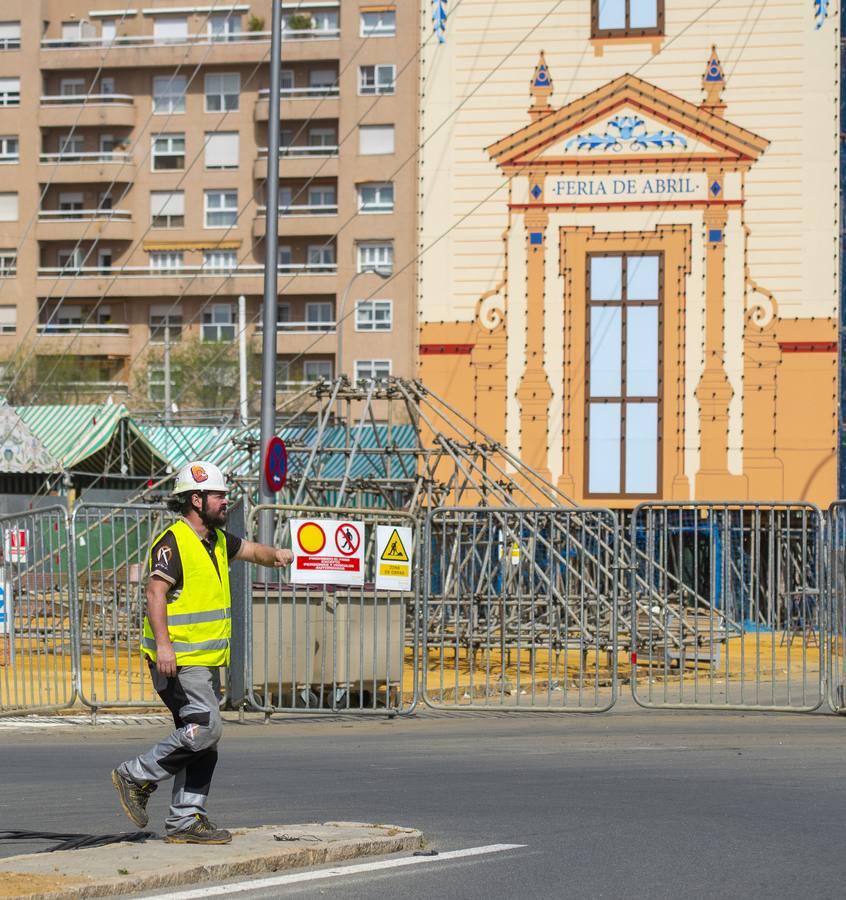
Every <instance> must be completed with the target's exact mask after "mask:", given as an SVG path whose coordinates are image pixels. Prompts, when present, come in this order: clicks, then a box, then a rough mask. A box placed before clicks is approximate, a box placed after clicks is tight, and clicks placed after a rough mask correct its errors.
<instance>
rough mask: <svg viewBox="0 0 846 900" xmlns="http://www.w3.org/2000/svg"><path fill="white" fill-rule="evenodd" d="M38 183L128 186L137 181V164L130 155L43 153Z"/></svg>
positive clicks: (39, 161)
mask: <svg viewBox="0 0 846 900" xmlns="http://www.w3.org/2000/svg"><path fill="white" fill-rule="evenodd" d="M38 180H39V181H41V182H49V181H53V182H57V183H60V184H86V183H95V182H98V181H108V182H109V183H110V184H111V182H112V181H115V182H117V183H129V182H132V181H134V180H135V162H134V160H133V158H132V155H131V154H129V153H69V152H65V153H42V154H41V156H40V157H39V158H38Z"/></svg>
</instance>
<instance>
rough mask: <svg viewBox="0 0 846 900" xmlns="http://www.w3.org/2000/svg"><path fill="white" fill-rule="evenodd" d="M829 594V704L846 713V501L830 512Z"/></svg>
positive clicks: (827, 572) (834, 505)
mask: <svg viewBox="0 0 846 900" xmlns="http://www.w3.org/2000/svg"><path fill="white" fill-rule="evenodd" d="M826 536H827V547H826V550H827V553H826V594H827V602H826V604H825V608H826V613H827V617H828V619H827V628H826V631H827V633H828V654H827V659H828V703H829V705H830V706H831V708H832V709H833V710H834V712H836V713H839V714H841V715H843V714H846V502H844V501H838V502H835V503H832V504H831V506H830V507H829V508H828V511H827V513H826Z"/></svg>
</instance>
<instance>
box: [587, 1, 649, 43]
mask: <svg viewBox="0 0 846 900" xmlns="http://www.w3.org/2000/svg"><path fill="white" fill-rule="evenodd" d="M590 21H591V37H638V36H640V35H648V34H663V33H664V0H591V19H590Z"/></svg>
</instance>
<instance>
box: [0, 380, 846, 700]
mask: <svg viewBox="0 0 846 900" xmlns="http://www.w3.org/2000/svg"><path fill="white" fill-rule="evenodd" d="M278 415H279V434H280V435H281V436H282V438H283V439H284V441H285V444H286V446H287V453H288V471H287V481H286V484H285V486H284V488H283V489H282V490H281V491H280V492H279V495H278V503H277V504H274V505H273V506H270V507H264V506H260V505H258V504H257V502H256V489H257V475H256V462H255V460H256V444H257V437H256V429H255V427H254V426H253V427H244V428H240V429H239V428H237V427H236V428H233V429H232V431H231V432H230V433H227V434H226V435H225V436H224V437H223V438H222V439H219V440H218V441H217V442H216V443H215V442H213V441H212V442H210V441H209V436H208V434H206V433H203V430H202V429H196V428H195V429H193V430H190V429H182V431H183V433H180V429H179V428H178V427H173V426H171V427H170V428H169V429H168V430H167V440H168V441H170V443H171V445H172V446H173V447H178V448H179V450H180V453H181V454H182V455H183V457H184V459H188V458H197V457H201V458H204V459H208V460H210V461H213V462H215V463H216V464H217V465H219V466H220V467H221V468H222V469H223V470H224V471H225V472H226V474H227V476H228V477H229V478H231V482H232V484H233V485H234V491H233V494H234V496H233V497H232V502H233V509H232V512H231V514H230V524H229V526H228V527H229V528H232V529H234V530H235V531H236V533H242V534H245V535H247V536H251V535H254V534H255V533H256V531H257V528H258V522H259V519H260V517H261V516H262V515H269V516H270V517H272V528H273V544H274V546H290V545H291V540H292V538H291V534H290V525H289V523H290V521H291V520H292V519H302V518H308V517H313V518H320V519H325V518H346V519H350V520H355V521H358V522H361V523H363V525H364V544H365V546H364V551H363V553H364V561H365V575H364V584H363V586H361V587H343V586H339V585H320V584H316V585H307V584H306V585H303V584H292V583H291V581H290V575H289V573H288V572H287V571H285V570H278V571H276V572H272V573H270V575H266V574H264V572H265V570H260V569H257V568H253V569H252V570H249V569H247V571H246V572H245V571H244V569H241V568H238V569H237V571H238V572H242V573H244V574H242V575H238V574H236V569H233V576H232V578H233V580H232V589H233V600H232V602H233V660H232V665H231V668H230V669H229V671H228V676H227V683H226V697H225V703H226V705H227V706H228V707H229V708H233V709H244V710H253V711H261V712H265V713H266V714H270V713H271V712H276V711H280V710H289V711H291V712H302V713H305V714H311V713H313V714H322V713H333V714H337V713H349V714H371V715H372V714H375V715H391V716H392V715H406V714H409V713H412V712H413V711H414V709H415V708H416V707H417V706H418V705H419V704H424V703H425V704H427V705H430V706H432V707H435V708H442V709H452V710H465V709H491V708H493V709H501V710H508V711H513V712H519V711H532V710H544V711H561V712H567V711H582V712H585V711H589V712H602V711H604V710H608V709H610V708H611V707H612V706H613V705H614V703H615V701H616V699H617V697H618V695H619V693H620V692H621V691H622V690H626V691H631V692H632V693H633V695H634V698H635V699H636V700H637V702H638V703H641V704H642V705H644V706H648V707H679V708H682V707H693V708H697V707H704V708H724V709H731V708H749V709H772V710H795V711H803V710H808V711H810V710H814V709H817V708H819V707H820V706H821V705H823V704H824V703H829V704H830V705H831V707H832V708H833V709H835V710H838V711H839V709H840V706H841V704H842V703H843V701H844V698H843V690H842V685H843V677H844V670H843V648H844V643H843V635H844V634H846V619H845V618H844V606H843V603H842V599H838V598H842V596H843V593H844V592H843V591H842V589H840V590H838V587H841V588H842V580H843V576H844V573H846V569H844V564H843V550H844V522H843V516H842V510H841V508H840V507H839V506H837V505H836V504H835V505H834V506H833V507H832V508H831V509H830V510H828V511H826V512H825V514H823V513H822V512H821V511H820V510H819V509H817V508H816V507H814V506H813V505H812V504H803V503H796V504H790V503H771V504H765V503H760V504H750V503H711V502H703V503H695V502H690V503H672V502H670V503H668V502H644V503H643V504H641V505H639V506H637V507H635V508H634V510H613V509H608V508H606V509H603V508H600V507H596V508H589V507H583V506H579V505H577V504H575V503H574V502H573V501H572V500H571V499H570V498H569V497H567V496H566V495H564V494H562V493H561V491H559V490H558V489H557V488H556V487H554V486H553V485H551V484H550V483H549V482H547V481H545V480H544V479H543V478H542V477H541V476H539V475H538V474H537V473H536V472H534V471H533V470H532V469H531V468H529V467H528V466H527V465H525V464H524V463H523V462H521V460H520V459H519V458H517V457H516V456H515V455H513V454H512V453H510V452H509V451H508V450H507V449H506V448H505V447H503V446H502V445H501V444H499V443H498V442H497V441H496V440H494V439H493V438H492V437H491V436H490V435H488V434H486V433H484V432H483V431H481V430H480V429H479V428H478V427H477V426H476V425H474V423H473V422H471V421H469V420H468V419H466V418H465V417H463V416H462V415H461V414H460V413H459V412H457V411H456V410H455V409H454V408H453V407H452V406H450V404H449V403H448V402H446V401H445V400H444V399H443V398H441V397H438V396H436V395H435V394H433V393H431V392H430V391H428V390H427V389H426V387H425V386H424V385H423V384H422V383H421V382H419V381H413V380H406V379H399V378H391V379H387V380H385V381H380V382H370V383H367V384H351V383H350V382H349V380H348V379H346V378H343V377H342V378H339V379H337V380H334V381H332V382H320V383H317V384H315V385H314V386H313V387H311V388H310V389H308V390H306V391H303V392H302V393H300V394H299V395H297V396H296V397H294V398H292V399H291V401H290V403H288V404H287V405H285V406H283V407H282V408H281V409H280V410H279V412H278ZM140 434H141V432H139V438H138V439H139V440H140ZM158 440H159V444H160V445H161V444H162V443H163V438H162V437H161V436H160V437H159V439H158ZM199 440H203V441H205V443H204V444H202V445H200V444H198V443H197V442H198V441H199ZM192 441H193V442H192ZM173 461H174V464H178V463H179V462H180V461H181V460H180V459H179V458H177V457H175V456H174V457H173ZM169 483H170V476H165V477H164V478H160V479H158V480H157V481H154V482H153V483H152V484H151V485H150V486H149V487H145V488H144V489H143V490H142V491H140V492H138V493H137V494H136V495H135V496H133V497H131V498H130V499H129V502H126V503H120V504H98V503H96V502H95V503H88V502H86V501H85V499H84V497H83V500H82V501H81V502H77V503H75V504H73V505H72V507H70V508H69V507H68V506H67V505H66V504H58V505H54V506H47V507H44V508H41V509H36V510H30V511H27V512H24V513H19V514H10V515H7V516H4V517H3V518H2V521H0V527H2V530H3V535H4V566H3V572H4V578H5V582H4V591H5V604H6V607H5V608H6V613H7V620H6V630H5V633H4V635H3V637H2V642H3V644H2V647H3V652H2V657H1V658H0V663H2V664H0V711H1V712H2V713H3V714H4V715H19V714H20V713H21V712H38V711H45V710H53V711H60V710H76V711H77V712H78V711H79V710H80V709H86V708H87V709H89V710H91V711H92V714H95V713H96V711H98V710H115V709H133V710H137V709H143V708H145V707H149V706H153V707H155V706H158V705H159V701H158V698H157V696H156V695H155V694H154V693H153V691H152V688H151V686H150V685H149V683H148V678H147V673H146V665H145V664H144V662H143V657H142V655H141V653H140V651H139V641H140V634H141V626H142V621H143V616H144V607H145V593H144V586H145V581H146V570H147V566H148V560H149V555H150V549H151V546H152V543H153V541H154V540H155V539H156V537H157V536H158V535H159V534H160V533H161V531H162V530H163V529H164V528H165V527H166V526H167V524H168V523H169V521H170V520H171V519H170V518H169V517H170V515H171V514H169V513H168V512H167V511H166V509H165V507H164V505H163V499H164V498H165V497H166V496H167V493H168V489H169ZM377 524H382V525H394V526H404V527H409V528H410V529H411V530H412V534H413V548H412V550H411V559H410V562H411V566H412V572H413V578H412V585H411V588H412V589H411V590H410V591H390V590H385V589H377V588H376V586H375V582H376V578H375V569H376V566H377V562H378V561H377V552H376V541H375V534H376V528H375V526H376V525H377ZM245 568H246V567H245Z"/></svg>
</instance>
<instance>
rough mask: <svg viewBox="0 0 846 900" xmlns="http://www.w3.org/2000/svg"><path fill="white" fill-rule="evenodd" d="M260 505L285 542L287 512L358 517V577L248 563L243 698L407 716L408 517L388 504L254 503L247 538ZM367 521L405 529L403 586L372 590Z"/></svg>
mask: <svg viewBox="0 0 846 900" xmlns="http://www.w3.org/2000/svg"><path fill="white" fill-rule="evenodd" d="M268 510H269V511H270V512H271V513H272V515H273V545H274V546H276V547H290V546H292V544H291V534H290V525H289V522H290V520H291V519H303V518H311V519H339V518H345V519H350V520H353V521H358V522H363V523H364V530H365V534H364V567H365V575H364V581H365V583H364V585H363V586H361V587H347V586H334V585H302V584H292V583H291V580H290V570H289V569H287V568H286V569H266V568H262V567H260V566H251V577H248V584H251V585H252V588H251V591H252V594H251V596H252V602H248V603H247V635H248V639H247V696H248V699H249V701H250V703H251V704H252V705H253V706H254V707H255V708H256V709H258V710H262V711H264V712H281V711H285V712H307V713H353V714H359V715H361V714H391V715H393V714H403V715H407V714H409V713H410V712H411V711H412V710H413V709H414V706H415V705H416V702H417V677H416V671H417V619H418V609H419V604H418V602H417V598H418V596H419V595H418V592H417V588H416V585H417V583H418V582H419V565H418V560H419V557H420V553H419V550H418V548H419V541H418V533H417V532H418V529H417V523H416V519H415V517H414V516H412V515H410V514H408V513H403V512H397V511H394V510H365V509H343V508H331V507H319V506H257V507H254V508H253V509H252V510H251V512H250V517H249V520H248V525H247V533H248V535H255V533H256V530H257V527H258V520H259V517H260V516H261V514H262V513H263V512H266V511H268ZM376 525H394V526H405V527H408V528H411V529H412V534H413V547H414V549H413V557H412V587H413V588H414V590H413V591H411V592H400V591H387V590H376V588H375V585H374V581H375V572H376V565H377V562H378V561H377V559H376V556H377V551H376V528H375V526H376ZM251 539H253V540H254V539H255V538H254V537H253V538H251ZM248 599H249V598H248Z"/></svg>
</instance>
